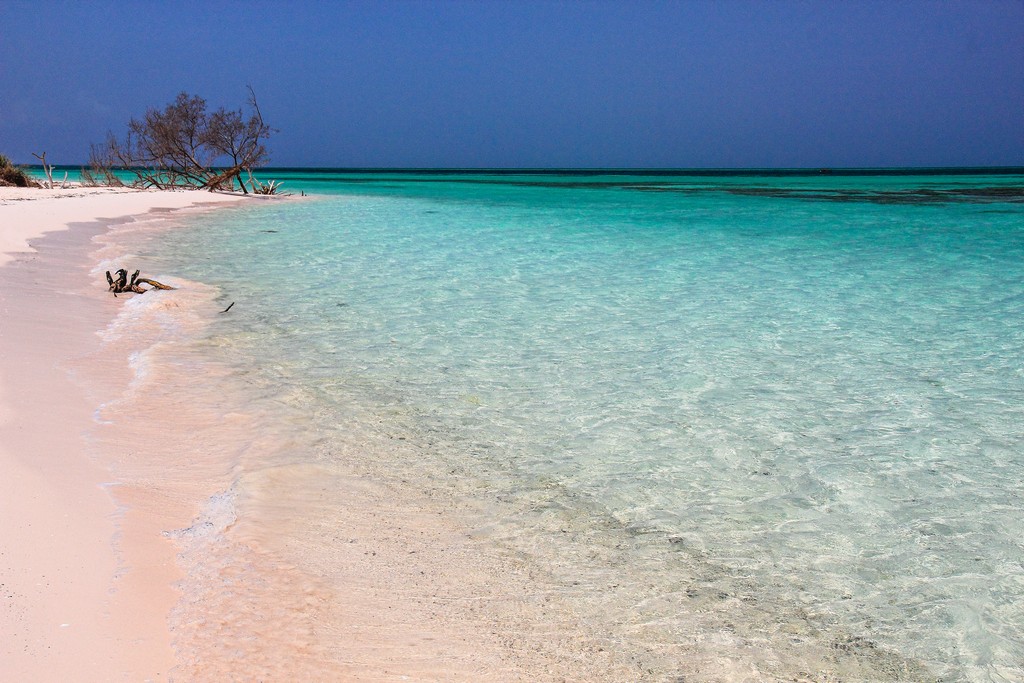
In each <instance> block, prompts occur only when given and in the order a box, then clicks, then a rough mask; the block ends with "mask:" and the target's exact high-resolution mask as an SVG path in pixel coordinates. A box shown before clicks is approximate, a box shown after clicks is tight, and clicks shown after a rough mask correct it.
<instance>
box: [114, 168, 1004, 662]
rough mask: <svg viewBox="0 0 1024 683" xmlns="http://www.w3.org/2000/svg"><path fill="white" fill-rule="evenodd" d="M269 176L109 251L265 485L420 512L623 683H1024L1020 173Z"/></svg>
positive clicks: (281, 173) (332, 173)
mask: <svg viewBox="0 0 1024 683" xmlns="http://www.w3.org/2000/svg"><path fill="white" fill-rule="evenodd" d="M264 175H266V176H267V177H268V178H269V177H274V178H277V179H279V180H282V181H284V188H285V189H287V190H290V191H291V192H293V193H296V194H299V193H300V192H304V193H306V194H307V195H308V196H307V197H299V196H293V197H292V198H291V199H290V200H288V201H282V202H276V201H270V202H252V203H246V204H245V205H244V206H242V207H234V208H228V209H225V210H222V211H218V212H211V213H206V214H202V215H198V216H195V217H192V218H190V219H189V220H188V221H187V222H186V223H185V224H184V225H183V226H182V227H179V228H176V229H175V230H173V231H164V232H161V233H159V234H158V235H157V236H151V237H148V238H146V239H147V240H148V241H145V242H139V243H137V244H135V245H133V247H134V248H135V249H136V250H137V251H138V252H139V253H140V254H143V255H144V256H145V258H146V259H148V260H147V261H146V262H145V263H146V264H147V268H146V270H147V272H151V273H161V274H167V273H170V274H173V275H175V276H179V277H183V278H187V279H188V280H190V281H194V282H200V283H204V284H205V285H211V286H213V287H215V288H216V290H215V291H216V292H217V293H216V300H217V302H218V310H220V309H223V308H226V307H227V306H228V304H230V303H232V302H234V306H233V307H232V308H231V310H230V311H228V312H227V313H225V314H219V313H218V314H217V315H216V316H215V317H212V318H211V319H210V323H209V325H208V326H207V327H206V328H204V331H203V332H202V334H201V335H200V336H199V337H197V338H193V339H190V340H189V341H188V343H189V344H191V345H192V346H193V347H194V348H195V350H196V353H197V354H205V356H206V357H209V358H215V359H216V360H217V362H218V363H221V364H223V365H224V366H225V367H228V368H230V369H231V371H230V372H229V373H227V375H226V376H223V377H219V378H218V379H217V380H216V381H217V382H232V383H234V385H235V386H236V387H237V388H238V390H239V391H240V392H241V394H242V395H251V396H252V400H253V401H254V402H256V401H258V402H259V403H260V405H261V406H264V408H265V409H266V411H268V412H266V413H265V414H266V415H268V417H266V418H265V419H266V420H267V421H268V426H273V421H274V419H275V418H274V415H275V412H274V410H275V408H274V406H279V407H280V408H281V413H280V415H281V418H280V419H281V420H282V424H283V423H284V422H287V426H281V425H277V426H276V427H273V428H275V429H287V430H290V434H291V436H290V439H289V441H288V443H289V446H288V453H287V454H278V455H277V456H275V458H274V459H273V463H274V466H275V467H281V466H285V465H286V466H295V467H299V466H302V465H303V464H304V463H314V462H315V463H317V464H318V465H320V466H330V467H336V468H339V469H340V470H345V471H349V472H353V473H358V475H359V476H360V477H365V478H367V479H373V478H375V477H378V478H381V479H388V480H389V481H394V482H396V485H401V486H406V487H408V488H409V489H410V490H418V491H427V492H429V499H430V500H431V501H433V503H434V504H436V511H437V512H438V513H439V514H441V515H445V514H449V513H451V514H456V513H457V514H459V515H461V516H462V517H461V519H464V520H471V521H472V524H471V526H473V528H474V533H475V534H477V537H478V538H479V539H480V541H479V542H481V543H483V544H485V545H488V546H490V547H492V548H496V549H498V551H499V552H500V553H505V554H507V556H508V557H515V558H516V561H517V562H521V563H524V566H528V567H530V568H531V571H534V572H536V574H537V576H538V577H542V578H539V579H538V581H543V582H544V585H545V586H546V587H547V590H552V591H557V593H558V595H559V598H560V600H562V602H561V603H560V604H563V605H565V606H567V607H564V609H565V610H571V611H572V614H573V615H574V616H573V617H572V619H575V620H578V621H579V623H581V624H584V625H585V629H586V632H587V633H589V634H595V633H597V634H602V635H601V637H602V638H603V640H602V642H605V643H608V644H609V645H608V647H609V648H611V649H612V650H618V651H619V652H623V653H627V652H628V653H632V654H630V657H633V659H634V660H635V661H638V662H639V661H642V662H646V663H645V664H644V665H643V666H639V665H638V668H637V674H636V676H635V678H633V680H673V681H676V680H687V681H699V680H733V679H734V680H818V681H826V680H828V681H837V680H941V681H1021V680H1024V175H1020V174H1016V175H1015V174H1010V173H1004V174H994V175H985V174H983V173H980V172H979V173H973V174H962V175H943V174H938V173H932V174H914V173H911V172H906V173H901V174H894V175H878V174H873V173H870V172H864V173H861V174H855V175H846V174H842V173H834V174H786V173H774V174H757V173H746V174H706V175H700V174H696V173H693V174H649V175H643V174H637V173H625V172H586V173H573V172H565V173H557V172H543V173H542V172H533V173H530V172H519V173H512V172H501V173H498V172H494V173H485V172H475V173H473V172H458V173H456V172H447V173H441V172H403V173H397V172H396V173H382V172H338V171H302V170H287V171H279V172H273V171H271V172H268V173H265V174H264ZM210 381H214V380H210ZM246 392H248V394H247V393H246ZM268 406H269V407H268ZM285 415H287V418H285V417H284V416H285ZM252 466H253V465H252V464H251V463H249V464H247V465H246V467H252ZM239 482H243V483H239V487H241V488H244V476H243V473H240V474H239ZM242 493H243V494H244V491H242ZM326 495H328V496H329V495H330V492H328V493H327V494H326ZM338 495H341V494H340V493H339V494H338ZM452 511H456V512H452ZM318 524H321V525H323V524H324V523H323V521H322V520H320V521H319V522H318ZM324 533H325V538H326V536H327V535H326V532H324ZM325 542H326V541H325ZM304 552H307V553H308V552H313V551H310V550H308V549H307V550H306V551H304ZM483 597H486V596H483ZM564 616H565V615H564V614H563V615H562V616H561V617H558V618H560V619H561V618H564ZM583 628H584V627H583V626H581V629H583ZM581 632H582V631H581ZM723 661H728V662H730V663H731V666H734V667H735V670H736V671H739V670H742V671H746V672H748V673H746V674H744V676H746V677H745V678H744V677H743V676H740V675H739V674H726V673H723V672H725V671H727V670H728V671H732V670H733V669H729V668H728V667H726V668H722V667H721V662H723ZM694 662H696V664H695V663H694ZM714 662H718V664H714Z"/></svg>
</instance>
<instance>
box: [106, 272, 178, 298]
mask: <svg viewBox="0 0 1024 683" xmlns="http://www.w3.org/2000/svg"><path fill="white" fill-rule="evenodd" d="M107 284H108V285H109V288H110V291H111V292H113V293H114V296H117V295H118V294H123V293H124V292H135V293H136V294H145V293H146V292H148V291H149V290H148V289H145V288H143V287H142V285H143V284H147V285H149V286H150V287H152V288H153V289H174V287H171V286H170V285H165V284H164V283H162V282H157V281H156V280H150V279H149V278H148V277H139V271H137V270H136V271H135V272H134V273H132V277H131V279H130V280H129V279H128V271H127V270H125V269H124V268H121V269H119V270H118V271H117V272H116V273H114V275H113V276H112V275H111V274H110V271H109V270H108V271H107Z"/></svg>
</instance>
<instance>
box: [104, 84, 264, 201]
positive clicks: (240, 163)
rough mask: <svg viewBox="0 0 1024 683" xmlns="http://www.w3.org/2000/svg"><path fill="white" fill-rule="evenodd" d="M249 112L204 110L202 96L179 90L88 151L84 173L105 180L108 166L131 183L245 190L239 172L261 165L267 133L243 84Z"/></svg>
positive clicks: (110, 174) (253, 98)
mask: <svg viewBox="0 0 1024 683" xmlns="http://www.w3.org/2000/svg"><path fill="white" fill-rule="evenodd" d="M249 106H250V108H251V109H252V113H251V114H250V115H249V116H248V117H246V115H245V114H244V112H243V111H242V110H241V109H238V110H228V109H225V108H223V107H221V108H220V109H218V110H216V111H214V112H212V113H207V111H206V100H204V99H203V98H202V97H199V96H196V95H189V94H188V93H184V92H183V93H181V94H179V95H178V96H177V98H176V99H175V100H174V102H172V103H171V104H169V105H167V106H166V107H164V109H162V110H160V109H149V110H147V111H146V114H145V115H144V116H143V117H142V119H141V120H139V119H134V118H133V119H131V120H130V121H129V122H128V131H127V133H126V135H125V137H124V138H123V139H121V140H119V139H118V138H116V137H115V136H114V135H113V134H109V135H108V136H107V140H106V142H105V143H104V144H102V145H93V147H92V149H91V151H90V158H89V162H90V171H89V173H88V175H89V178H90V179H92V180H98V179H99V178H103V179H110V178H112V177H115V176H114V174H113V169H115V168H120V169H124V170H127V171H129V172H130V173H132V174H134V176H135V181H134V182H133V184H134V185H137V186H141V187H156V188H161V189H168V188H176V187H199V188H204V189H208V190H228V191H232V190H234V189H235V183H236V182H237V183H238V188H239V189H241V191H242V192H245V193H248V190H247V189H246V187H245V183H244V182H243V181H242V172H243V171H244V172H246V173H248V174H249V177H250V178H251V177H252V169H254V168H257V167H259V166H262V165H264V164H265V163H266V162H267V160H268V158H269V155H268V153H267V148H266V145H265V144H264V143H265V141H266V139H267V138H268V137H269V136H270V134H271V133H272V132H273V129H271V128H270V126H268V125H267V124H266V123H265V122H264V121H263V114H262V113H261V112H260V108H259V105H258V104H257V102H256V94H255V93H254V92H253V90H252V88H249Z"/></svg>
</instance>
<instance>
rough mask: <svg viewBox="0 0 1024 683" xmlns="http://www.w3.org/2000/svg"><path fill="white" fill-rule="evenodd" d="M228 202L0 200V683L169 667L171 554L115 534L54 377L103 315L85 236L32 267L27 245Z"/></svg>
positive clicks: (110, 309)
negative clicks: (86, 226) (99, 224)
mask: <svg viewBox="0 0 1024 683" xmlns="http://www.w3.org/2000/svg"><path fill="white" fill-rule="evenodd" d="M235 199H237V198H236V197H231V196H225V195H218V194H210V193H207V192H144V191H132V190H112V189H99V188H81V189H74V190H63V191H62V190H55V191H47V190H20V189H14V188H0V266H2V267H0V520H2V522H3V526H2V529H3V533H0V584H2V585H0V593H2V596H0V597H2V604H3V609H0V680H4V681H8V680H9V681H22V682H27V681H60V680H67V681H71V680H74V681H121V680H125V681H142V680H154V681H157V680H167V672H168V671H169V669H170V668H171V666H172V653H171V646H170V642H171V636H170V633H169V631H168V627H167V621H166V614H167V612H168V610H169V609H170V607H171V606H172V604H173V602H174V599H175V594H174V591H173V587H172V584H173V581H174V579H175V574H176V572H177V569H176V567H175V566H174V562H173V551H172V549H171V548H170V544H168V543H161V542H160V540H159V539H160V536H159V534H155V539H156V540H155V541H154V534H152V533H149V534H143V535H144V536H147V537H148V540H145V539H137V538H132V536H133V535H138V532H139V529H141V528H143V527H142V526H141V525H138V524H136V525H125V524H123V523H119V517H123V513H120V512H119V510H118V507H117V505H116V504H115V502H114V499H113V498H112V497H111V495H110V494H109V493H108V491H107V490H106V489H105V488H104V486H103V484H104V483H106V482H107V481H108V480H109V479H110V476H111V475H110V474H109V472H108V471H107V470H106V468H104V467H101V466H100V465H98V464H96V463H94V462H92V461H91V460H90V459H89V457H88V456H87V455H86V447H85V443H84V440H83V435H84V434H85V432H86V431H87V430H88V429H89V428H90V426H91V425H92V410H93V405H92V404H91V403H90V401H89V400H87V397H86V396H85V395H84V393H83V390H82V388H81V387H80V386H77V385H76V384H75V383H74V382H73V381H72V379H71V377H70V376H69V373H68V368H69V367H70V366H71V364H73V361H74V359H75V358H78V357H81V355H83V354H85V353H88V352H89V351H91V350H94V349H96V348H97V346H98V345H99V338H98V336H97V335H96V331H97V330H99V329H102V328H103V327H104V326H105V325H106V324H107V323H108V322H109V321H110V319H111V318H112V317H113V315H114V314H115V313H116V308H115V306H116V304H115V303H114V300H113V297H110V296H109V294H107V293H106V292H105V287H104V286H103V283H102V281H100V282H95V283H94V282H92V279H94V278H90V277H89V274H88V268H87V266H88V265H90V264H86V263H83V262H82V257H83V255H84V254H85V253H87V252H88V251H89V243H88V240H89V238H90V236H91V234H89V231H88V230H85V231H84V232H83V231H78V232H76V231H68V232H64V233H59V234H55V235H50V236H49V237H48V239H47V242H46V244H47V246H46V249H47V254H46V258H45V259H42V258H40V257H39V256H38V255H37V254H34V253H33V252H34V251H35V249H34V245H35V244H37V242H38V241H39V240H40V238H42V236H43V235H44V234H46V233H53V232H55V231H67V230H68V227H69V224H70V223H73V222H74V223H82V222H92V221H101V220H105V219H116V218H119V217H123V216H128V215H134V214H143V213H146V212H148V211H152V210H155V209H176V208H183V207H189V206H194V205H198V204H207V203H212V202H225V201H232V200H235ZM93 232H95V231H93ZM44 261H45V264H46V265H45V269H44V268H43V262H44ZM85 283H88V288H86V284H85ZM126 530H127V531H126ZM126 548H127V549H130V552H126V551H125V549H126ZM126 558H130V559H126Z"/></svg>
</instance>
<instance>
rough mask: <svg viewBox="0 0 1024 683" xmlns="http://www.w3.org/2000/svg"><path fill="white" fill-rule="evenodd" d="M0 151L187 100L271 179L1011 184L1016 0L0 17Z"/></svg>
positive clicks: (92, 10) (1015, 133)
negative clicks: (466, 175)
mask: <svg viewBox="0 0 1024 683" xmlns="http://www.w3.org/2000/svg"><path fill="white" fill-rule="evenodd" d="M0 55H2V57H0V152H2V153H6V154H7V155H8V156H11V157H12V158H14V159H15V160H16V161H19V162H30V161H33V159H32V158H31V153H32V152H34V151H43V150H45V151H47V152H48V159H50V160H52V161H54V162H56V163H72V164H75V163H81V162H83V161H84V160H85V159H86V157H87V155H88V148H89V143H90V142H98V141H100V140H102V139H103V138H104V136H105V134H106V132H107V131H108V130H111V131H114V132H115V133H120V132H122V131H123V129H124V125H125V123H126V122H127V120H128V119H129V118H130V117H132V116H139V115H141V114H142V113H143V112H144V111H145V109H146V108H147V107H151V106H163V105H164V104H166V103H168V102H169V101H170V100H172V99H173V98H174V96H175V95H176V94H177V93H178V92H180V91H182V90H185V91H188V92H190V93H195V94H199V95H202V96H203V97H205V98H206V99H207V100H208V101H209V102H210V104H211V105H212V106H220V105H226V106H238V105H241V104H242V103H244V100H245V98H246V94H247V93H246V89H245V86H246V85H247V84H251V85H252V86H253V87H254V88H255V89H256V92H257V95H258V96H259V99H260V103H261V106H262V109H263V112H264V115H265V117H266V119H267V120H268V122H269V123H271V124H272V125H273V126H275V127H276V128H278V129H279V130H280V133H279V134H277V135H276V136H275V137H274V138H273V139H272V141H271V145H270V147H271V151H272V163H273V164H274V165H281V166H284V165H288V166H291V165H295V166H372V167H635V168H668V167H687V168H701V167H708V168H742V167H747V168H750V167H821V166H829V167H847V166H960V165H1024V2H1022V0H991V1H987V0H975V1H962V2H937V1H935V2H919V1H916V0H899V1H886V2H867V1H858V0H844V1H841V2H840V1H836V2H795V1H789V0H774V1H767V0H765V1H744V0H719V1H717V2H700V1H697V0H693V1H689V2H687V1H682V0H680V1H677V2H655V1H653V0H652V1H644V0H634V1H632V2H626V1H621V2H608V1H601V0H591V1H583V0H581V1H578V2H567V1H566V2H555V1H539V2H529V1H526V0H520V1H515V2H513V1H499V0H477V1H473V2H470V1H465V2H426V1H418V0H403V1H397V2H388V1H385V0H378V1H374V2H369V1H367V2H326V1H324V2H287V1H285V0H278V1H276V2H260V1H258V0H250V1H248V2H237V3H234V2H232V3H229V2H218V1H217V0H207V1H206V2H175V3H169V2H168V3H156V2H142V1H138V2H127V1H124V2H114V1H108V2H104V1H102V0H98V1H94V2H59V1H46V0H30V1H28V2H22V1H21V0H2V1H0Z"/></svg>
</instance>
